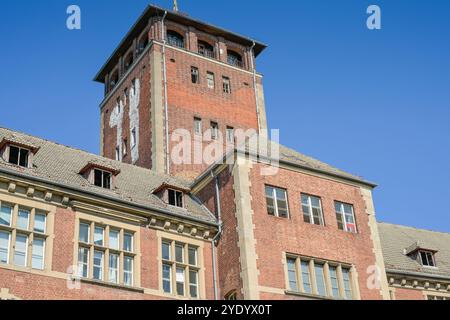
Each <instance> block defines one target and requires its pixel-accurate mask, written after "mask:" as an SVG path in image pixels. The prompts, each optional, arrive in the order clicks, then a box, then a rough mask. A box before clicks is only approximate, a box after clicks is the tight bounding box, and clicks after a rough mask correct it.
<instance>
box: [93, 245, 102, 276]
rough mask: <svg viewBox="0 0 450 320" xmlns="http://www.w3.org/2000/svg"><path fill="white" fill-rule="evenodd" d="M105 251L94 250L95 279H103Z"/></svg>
mask: <svg viewBox="0 0 450 320" xmlns="http://www.w3.org/2000/svg"><path fill="white" fill-rule="evenodd" d="M103 261H104V253H103V251H97V250H95V251H94V279H95V280H103Z"/></svg>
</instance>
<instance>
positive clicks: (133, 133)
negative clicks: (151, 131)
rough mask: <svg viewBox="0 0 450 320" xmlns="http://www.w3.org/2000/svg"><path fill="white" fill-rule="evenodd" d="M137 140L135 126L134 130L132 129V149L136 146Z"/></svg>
mask: <svg viewBox="0 0 450 320" xmlns="http://www.w3.org/2000/svg"><path fill="white" fill-rule="evenodd" d="M136 141H137V140H136V128H133V130H131V149H133V148H134V147H135V146H136Z"/></svg>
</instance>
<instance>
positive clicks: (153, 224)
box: [149, 218, 156, 226]
mask: <svg viewBox="0 0 450 320" xmlns="http://www.w3.org/2000/svg"><path fill="white" fill-rule="evenodd" d="M149 225H150V226H156V218H151V219H150V223H149Z"/></svg>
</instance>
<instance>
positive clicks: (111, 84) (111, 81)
mask: <svg viewBox="0 0 450 320" xmlns="http://www.w3.org/2000/svg"><path fill="white" fill-rule="evenodd" d="M117 82H119V70H117V69H116V70H115V71H114V72H113V73H112V74H111V78H109V87H110V89H112V88H114V87H115V86H116V84H117Z"/></svg>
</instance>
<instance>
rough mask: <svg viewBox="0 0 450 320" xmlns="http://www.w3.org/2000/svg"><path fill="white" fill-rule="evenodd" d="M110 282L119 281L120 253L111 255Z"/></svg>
mask: <svg viewBox="0 0 450 320" xmlns="http://www.w3.org/2000/svg"><path fill="white" fill-rule="evenodd" d="M109 282H111V283H119V255H118V254H110V255H109Z"/></svg>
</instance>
